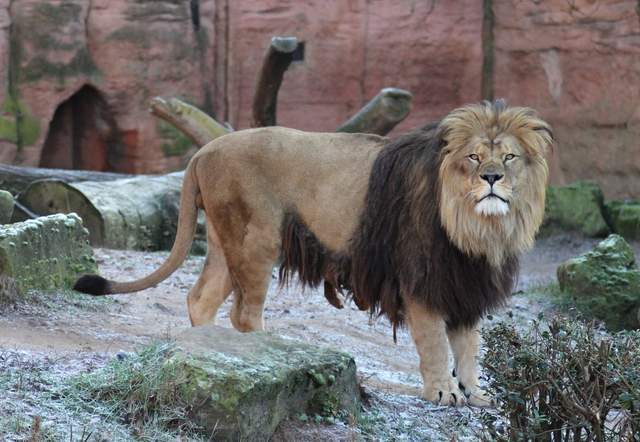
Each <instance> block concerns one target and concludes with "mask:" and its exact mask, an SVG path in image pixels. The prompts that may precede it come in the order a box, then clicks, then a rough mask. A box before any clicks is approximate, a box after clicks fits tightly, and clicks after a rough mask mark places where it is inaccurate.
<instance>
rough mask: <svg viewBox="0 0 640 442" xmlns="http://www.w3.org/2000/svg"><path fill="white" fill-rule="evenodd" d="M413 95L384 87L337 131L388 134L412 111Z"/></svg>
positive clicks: (401, 90)
mask: <svg viewBox="0 0 640 442" xmlns="http://www.w3.org/2000/svg"><path fill="white" fill-rule="evenodd" d="M412 98H413V95H411V93H410V92H408V91H405V90H403V89H397V88H393V87H388V88H384V89H382V90H381V91H380V92H379V93H378V95H376V96H375V97H373V99H371V101H369V103H367V104H366V105H365V106H364V107H363V108H362V109H360V110H359V111H358V113H356V114H355V115H354V116H353V117H351V118H349V120H347V121H346V122H345V123H343V124H342V125H341V126H340V127H339V128H338V129H336V132H362V133H371V134H378V135H386V134H388V133H389V132H391V130H392V129H393V128H394V127H395V126H396V125H397V124H398V123H400V122H401V121H402V120H404V119H405V118H406V117H407V115H409V112H410V111H411V100H412Z"/></svg>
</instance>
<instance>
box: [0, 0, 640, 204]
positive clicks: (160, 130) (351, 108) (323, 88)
mask: <svg viewBox="0 0 640 442" xmlns="http://www.w3.org/2000/svg"><path fill="white" fill-rule="evenodd" d="M636 7H637V1H635V0H549V1H544V2H543V1H540V0H522V1H512V0H483V1H479V0H461V1H457V2H436V1H435V0H425V1H420V2H418V1H414V0H393V1H383V0H348V1H345V0H309V1H305V2H300V1H294V0H251V1H249V0H235V1H232V0H157V1H151V0H54V1H45V0H19V1H17V0H13V1H12V0H0V161H2V162H13V163H17V164H26V165H43V166H46V165H50V166H51V165H55V166H58V167H60V166H62V167H77V168H79V167H85V168H92V169H109V170H116V171H123V172H143V171H144V172H158V171H162V170H167V169H172V168H177V167H179V166H180V164H181V154H182V153H183V152H184V151H185V150H186V149H187V148H188V142H186V141H185V139H184V138H182V137H181V136H180V135H179V134H178V133H177V132H176V131H175V130H172V129H171V128H170V127H168V126H167V125H164V124H162V123H159V122H158V121H156V120H155V119H154V118H153V117H151V116H150V115H149V114H148V113H147V102H148V99H149V98H150V97H153V96H155V95H167V96H171V95H177V96H181V97H185V98H186V99H188V100H189V101H191V102H192V103H194V104H196V105H198V106H199V107H201V108H203V109H205V110H206V111H208V112H210V113H212V114H214V115H215V116H216V117H217V118H218V119H219V120H221V121H229V122H230V123H231V124H232V125H233V126H234V127H235V128H245V127H247V126H248V125H249V121H250V114H251V100H252V97H253V90H254V84H255V81H256V75H257V72H258V69H259V66H260V63H261V61H262V56H263V54H264V50H265V48H266V46H267V44H268V41H269V38H270V37H271V36H273V35H295V36H297V37H298V38H299V39H300V40H301V41H304V42H305V50H304V60H302V61H298V62H294V63H293V64H292V66H291V68H290V69H289V71H287V73H286V74H285V80H284V83H283V87H282V90H281V94H280V101H279V105H278V112H279V115H278V123H279V124H282V125H286V126H292V127H297V128H301V129H308V130H333V129H334V128H335V127H336V126H338V125H339V124H340V123H341V122H343V121H344V120H346V119H347V118H348V117H349V116H351V115H352V114H353V113H354V112H355V111H357V110H358V109H359V108H360V107H361V106H362V105H363V104H364V103H365V102H367V101H368V100H369V99H370V98H371V97H373V96H374V95H375V94H376V93H377V92H378V91H379V90H380V89H381V88H382V87H386V86H395V87H401V88H403V89H407V90H410V91H411V92H413V93H414V95H415V98H414V106H413V111H412V113H411V115H410V117H409V118H408V119H407V121H405V122H403V123H402V124H401V125H400V126H399V127H398V128H397V129H396V132H400V131H405V130H408V129H410V128H412V127H415V126H417V125H420V124H423V123H424V122H426V121H428V120H432V119H436V118H438V117H440V116H442V115H443V114H444V113H446V112H447V111H448V110H450V109H452V108H453V107H456V106H459V105H461V104H464V103H468V102H473V101H478V100H480V99H481V98H483V95H484V96H491V95H493V96H495V97H505V98H507V99H508V101H509V102H510V103H512V104H524V105H529V106H532V107H535V108H536V109H538V110H539V111H540V112H541V114H542V115H543V116H544V117H545V118H546V119H548V120H549V121H550V122H551V123H552V124H553V126H554V129H555V132H556V136H557V139H558V144H557V146H556V149H555V151H554V162H553V164H552V180H553V182H555V183H560V184H562V183H566V182H570V181H573V180H575V179H584V178H587V179H596V180H598V181H600V183H601V185H602V187H603V189H604V191H605V195H606V196H607V197H614V196H615V197H628V196H636V197H637V196H638V194H640V180H637V179H636V177H637V176H638V173H639V172H640V154H639V150H640V142H639V141H638V139H640V138H639V137H638V135H639V134H638V132H639V131H640V107H638V99H639V98H640V81H639V80H640V78H639V77H640V19H639V18H638V13H637V11H636ZM490 12H493V14H490ZM491 61H492V62H491ZM483 84H484V87H483ZM83 150H84V151H85V154H83V153H82V151H83ZM86 151H89V152H90V155H86Z"/></svg>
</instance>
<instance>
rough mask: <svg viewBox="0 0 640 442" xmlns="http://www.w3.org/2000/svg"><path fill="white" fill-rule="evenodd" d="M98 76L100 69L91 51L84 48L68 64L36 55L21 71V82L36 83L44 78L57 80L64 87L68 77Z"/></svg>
mask: <svg viewBox="0 0 640 442" xmlns="http://www.w3.org/2000/svg"><path fill="white" fill-rule="evenodd" d="M96 74H98V68H97V67H96V65H95V63H94V62H93V60H92V58H91V55H90V54H89V51H88V50H87V49H86V48H82V49H80V50H78V51H77V52H76V55H75V56H74V57H73V58H72V59H71V60H70V61H69V62H68V63H57V62H51V61H49V60H48V59H47V58H46V57H45V56H44V55H36V56H35V57H34V58H32V59H31V60H30V61H29V63H28V64H27V65H26V66H25V67H23V68H22V69H21V70H20V76H19V79H20V81H21V82H34V81H38V80H41V79H43V78H55V79H57V80H58V83H59V84H61V85H64V84H65V82H66V79H67V77H72V76H77V75H87V76H93V75H96Z"/></svg>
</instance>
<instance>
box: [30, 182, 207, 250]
mask: <svg viewBox="0 0 640 442" xmlns="http://www.w3.org/2000/svg"><path fill="white" fill-rule="evenodd" d="M183 176H184V174H183V172H175V173H170V174H168V175H159V176H144V177H135V178H128V179H124V180H116V181H111V182H98V181H85V182H78V183H65V182H63V181H58V180H43V181H36V182H34V183H32V184H31V185H30V186H29V187H28V188H27V189H26V190H25V191H24V192H22V193H21V194H20V196H19V197H18V201H19V202H20V203H21V204H24V205H25V206H26V207H28V208H29V209H30V210H32V211H33V212H35V213H37V214H40V215H45V214H51V213H71V212H75V213H77V214H78V215H79V216H80V217H81V218H82V219H83V221H84V225H85V227H86V228H87V229H88V230H89V239H90V242H91V244H92V245H93V246H96V247H108V248H114V249H134V250H163V249H167V248H170V247H171V242H172V241H171V240H172V238H173V237H174V236H175V227H176V220H175V219H173V218H175V217H176V213H175V207H176V206H177V205H178V204H179V203H178V201H179V198H180V189H181V187H182V179H183ZM141 189H143V191H141ZM174 200H175V201H174ZM200 224H201V226H200V229H199V236H200V237H201V239H202V237H203V235H204V222H203V220H201V223H200Z"/></svg>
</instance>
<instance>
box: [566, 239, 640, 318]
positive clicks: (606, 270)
mask: <svg viewBox="0 0 640 442" xmlns="http://www.w3.org/2000/svg"><path fill="white" fill-rule="evenodd" d="M558 281H559V283H560V289H561V290H562V291H563V292H566V293H568V294H570V295H571V296H572V297H573V301H574V303H575V306H576V307H577V308H578V310H579V311H580V312H582V313H583V314H585V315H586V316H588V317H591V318H598V319H601V320H602V321H604V322H605V324H606V325H607V327H608V328H609V329H610V330H615V331H617V330H621V329H633V328H638V327H640V316H639V315H638V313H640V270H638V268H637V266H636V263H635V256H634V252H633V249H631V247H630V246H629V244H627V243H626V241H625V240H624V239H623V238H622V237H621V236H619V235H615V234H614V235H610V236H609V237H608V238H607V239H605V240H604V241H602V242H600V243H599V244H598V245H597V246H596V247H595V248H594V249H593V250H591V251H589V252H586V253H583V254H582V255H580V256H577V257H575V258H572V259H570V260H568V261H566V262H564V263H562V264H561V265H560V267H558Z"/></svg>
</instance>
